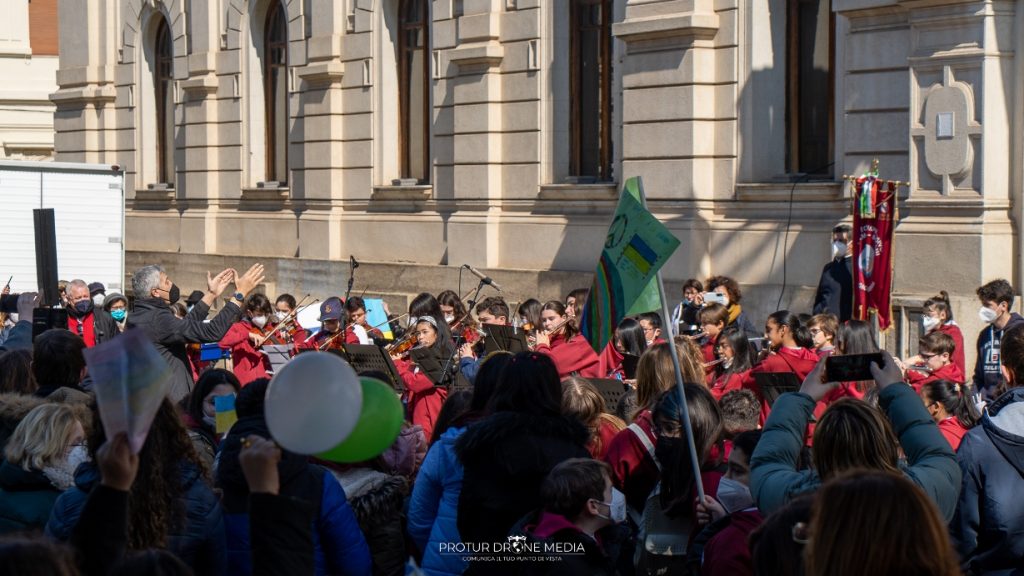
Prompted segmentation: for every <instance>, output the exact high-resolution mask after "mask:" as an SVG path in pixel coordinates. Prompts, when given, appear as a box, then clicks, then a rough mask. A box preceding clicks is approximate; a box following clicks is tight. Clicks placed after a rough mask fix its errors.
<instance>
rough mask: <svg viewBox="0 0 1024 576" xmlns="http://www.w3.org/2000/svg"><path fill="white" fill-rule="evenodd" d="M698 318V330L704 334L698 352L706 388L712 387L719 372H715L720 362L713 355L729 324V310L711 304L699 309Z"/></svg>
mask: <svg viewBox="0 0 1024 576" xmlns="http://www.w3.org/2000/svg"><path fill="white" fill-rule="evenodd" d="M699 318H700V329H701V330H702V331H703V332H704V341H703V343H702V344H701V345H700V351H701V353H703V355H704V375H705V377H706V378H707V383H708V386H712V385H713V384H714V383H715V378H716V376H717V375H718V373H719V372H720V371H719V370H717V367H718V365H719V364H720V362H718V360H719V359H718V358H717V355H716V354H715V351H716V349H717V348H718V336H719V335H720V334H721V333H722V330H725V325H726V324H728V323H729V310H728V309H727V308H726V307H725V306H722V305H721V304H718V303H715V302H712V303H711V304H708V305H707V306H704V307H703V308H701V310H700V313H699Z"/></svg>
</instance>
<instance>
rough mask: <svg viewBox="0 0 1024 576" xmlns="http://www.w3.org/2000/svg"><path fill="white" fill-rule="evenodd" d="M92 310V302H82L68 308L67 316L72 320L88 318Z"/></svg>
mask: <svg viewBox="0 0 1024 576" xmlns="http://www.w3.org/2000/svg"><path fill="white" fill-rule="evenodd" d="M92 308H93V306H92V300H82V301H81V302H76V303H75V305H74V306H69V307H68V314H70V315H71V316H72V317H73V318H82V317H84V316H88V315H89V313H90V312H92Z"/></svg>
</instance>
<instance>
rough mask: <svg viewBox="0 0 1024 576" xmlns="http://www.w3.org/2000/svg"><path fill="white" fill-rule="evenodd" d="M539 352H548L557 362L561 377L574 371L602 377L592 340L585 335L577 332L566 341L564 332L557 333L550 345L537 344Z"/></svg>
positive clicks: (556, 365)
mask: <svg viewBox="0 0 1024 576" xmlns="http://www.w3.org/2000/svg"><path fill="white" fill-rule="evenodd" d="M536 351H537V352H540V353H541V354H546V355H547V356H549V357H550V358H551V359H552V360H554V362H555V367H556V368H558V377H559V378H568V377H569V376H572V374H573V372H577V373H579V375H580V376H582V377H584V378H600V377H601V374H600V373H599V371H598V365H599V364H600V360H599V359H598V358H597V354H596V353H595V352H594V349H593V348H591V347H590V342H587V339H586V338H584V337H583V336H581V335H579V334H577V335H575V336H573V337H572V338H571V339H570V340H568V341H566V339H565V336H563V335H562V334H555V335H554V336H552V337H551V344H550V345H543V344H542V345H540V346H537V350H536Z"/></svg>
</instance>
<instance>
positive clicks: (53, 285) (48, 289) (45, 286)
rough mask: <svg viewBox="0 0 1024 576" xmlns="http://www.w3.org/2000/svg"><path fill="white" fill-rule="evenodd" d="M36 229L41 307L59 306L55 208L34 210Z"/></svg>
mask: <svg viewBox="0 0 1024 576" xmlns="http://www.w3.org/2000/svg"><path fill="white" fill-rule="evenodd" d="M32 218H33V220H34V221H35V228H36V282H37V283H38V285H39V296H40V298H39V304H40V306H57V305H58V304H60V293H59V291H58V290H57V282H58V279H57V228H56V226H54V221H53V208H36V209H34V210H32Z"/></svg>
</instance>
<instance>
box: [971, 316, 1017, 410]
mask: <svg viewBox="0 0 1024 576" xmlns="http://www.w3.org/2000/svg"><path fill="white" fill-rule="evenodd" d="M1021 323H1024V317H1021V315H1020V314H1017V313H1016V312H1014V313H1012V314H1010V319H1009V320H1008V321H1007V322H1006V326H1003V329H1002V330H999V329H997V328H996V327H995V326H986V327H985V329H983V330H982V331H981V332H980V333H979V334H978V358H977V360H975V361H974V389H975V390H977V391H978V392H981V393H982V394H983V395H984V396H985V398H988V399H992V398H993V396H994V395H995V393H996V390H997V389H998V387H999V383H1000V382H1001V381H1002V379H1003V374H1002V372H1001V371H1000V370H999V343H1000V342H1001V341H1002V339H1003V334H1005V333H1006V331H1007V330H1009V329H1010V328H1013V327H1014V326H1016V325H1018V324H1021Z"/></svg>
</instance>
